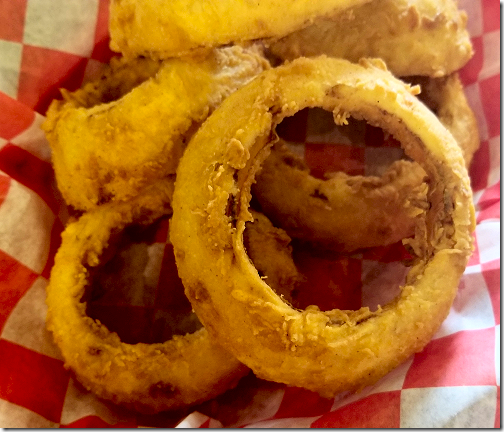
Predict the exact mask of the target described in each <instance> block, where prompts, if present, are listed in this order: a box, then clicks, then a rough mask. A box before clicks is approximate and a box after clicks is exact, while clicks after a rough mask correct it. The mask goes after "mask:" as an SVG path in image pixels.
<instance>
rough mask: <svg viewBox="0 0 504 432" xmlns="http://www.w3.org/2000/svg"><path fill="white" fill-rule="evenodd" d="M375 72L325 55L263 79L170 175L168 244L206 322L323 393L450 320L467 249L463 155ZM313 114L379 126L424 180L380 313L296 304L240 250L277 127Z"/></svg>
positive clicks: (364, 381) (262, 361)
mask: <svg viewBox="0 0 504 432" xmlns="http://www.w3.org/2000/svg"><path fill="white" fill-rule="evenodd" d="M381 65H382V63H381V62H371V61H361V62H360V64H359V65H353V64H351V63H349V62H347V61H345V60H340V59H329V58H326V57H321V58H317V59H297V60H295V61H293V62H292V63H290V64H288V65H285V66H281V67H278V68H276V69H272V70H270V71H266V72H265V73H263V74H261V75H260V76H259V77H258V78H256V79H255V80H254V81H252V82H251V83H250V84H248V85H247V86H245V87H243V88H242V89H240V90H239V91H238V92H236V93H234V94H233V95H231V96H230V97H229V98H227V99H226V101H224V103H223V105H221V107H220V108H219V109H218V110H216V112H214V114H213V115H212V116H210V117H209V118H208V119H207V121H206V122H205V124H204V125H203V126H202V127H201V128H200V129H199V131H198V132H197V133H196V134H195V136H194V137H193V139H192V140H191V142H190V143H189V145H188V148H187V149H186V152H185V153H184V156H183V157H182V159H181V162H180V165H179V168H178V170H177V181H176V184H175V191H174V196H173V212H174V213H173V217H172V224H171V228H170V229H171V241H172V244H173V246H174V250H175V258H176V262H177V266H178V269H179V274H180V276H181V278H182V281H183V283H184V286H185V292H186V295H187V297H188V298H189V300H190V301H191V304H192V305H193V308H194V310H195V311H196V313H197V314H198V316H199V318H200V320H201V321H202V323H203V324H204V325H205V326H206V328H207V329H208V331H209V332H210V333H211V334H212V335H214V336H215V337H216V339H217V340H218V341H219V343H221V344H222V346H224V347H226V348H227V349H229V351H231V352H232V353H233V354H234V355H235V356H236V357H237V358H238V359H239V360H241V361H242V362H243V363H245V364H246V365H247V366H249V367H251V369H252V370H253V371H254V373H255V374H256V375H257V376H259V377H260V378H265V379H267V380H273V381H276V382H282V383H286V384H290V385H294V386H299V387H305V388H308V389H310V390H314V391H317V392H319V393H320V394H321V395H322V396H326V397H331V396H334V395H335V394H336V393H338V392H340V391H343V390H356V389H359V388H361V387H364V386H366V385H368V384H371V383H373V382H375V381H377V380H378V379H379V378H381V377H382V376H383V375H385V374H386V373H387V372H389V371H390V370H392V369H393V368H394V367H396V366H398V365H399V364H400V363H401V362H403V361H405V360H406V359H407V358H408V357H409V356H410V355H412V354H413V353H415V352H418V351H420V350H422V349H423V347H424V346H425V345H426V344H427V343H428V342H429V340H430V339H431V338H432V336H433V335H434V333H435V332H436V331H437V329H438V328H439V326H440V324H441V322H442V321H443V320H444V319H445V318H446V316H447V314H448V312H449V309H450V306H451V304H452V302H453V299H454V297H455V294H456V292H457V287H458V283H459V279H460V276H461V275H462V273H463V271H464V269H465V266H466V264H467V260H468V256H469V255H470V253H471V250H472V241H473V240H472V236H471V233H472V230H473V229H474V226H475V219H474V208H473V205H472V192H471V188H470V183H469V177H468V174H467V169H466V167H465V165H464V160H463V157H462V153H461V150H460V148H459V147H458V145H457V143H456V142H455V140H454V139H453V137H452V135H451V134H450V133H449V132H448V131H447V130H446V128H445V127H444V126H442V125H441V124H440V122H439V120H438V119H437V118H436V116H435V115H434V114H433V113H432V112H431V111H429V110H428V109H427V108H426V107H425V106H424V105H423V104H421V103H420V102H419V101H418V99H416V98H415V97H414V96H413V95H412V94H411V88H410V87H408V86H406V85H405V84H404V83H403V82H401V81H399V80H397V79H395V78H394V77H393V76H392V75H391V74H390V73H389V72H388V71H386V70H383V69H382V68H381ZM307 107H321V108H324V109H326V110H328V111H330V112H333V114H334V118H335V121H336V122H337V123H339V124H343V123H345V121H346V119H347V118H348V117H349V116H352V117H355V118H358V119H365V120H366V121H367V122H368V123H371V124H372V125H374V126H379V127H382V128H383V129H385V131H387V132H389V133H391V134H392V135H394V136H395V138H396V139H398V140H399V141H400V142H401V145H402V146H403V148H404V150H405V152H406V154H407V155H408V156H409V157H411V158H412V159H414V160H415V161H417V162H418V163H419V164H420V165H421V166H422V168H424V169H425V171H426V172H427V174H428V176H429V180H430V183H429V191H428V201H429V206H430V208H429V209H428V210H427V212H426V215H425V217H422V218H419V219H418V225H417V230H416V235H415V238H414V239H413V240H412V241H411V242H410V246H411V248H412V250H413V251H414V253H415V254H416V257H417V258H416V261H415V265H414V266H413V267H412V268H411V270H410V271H409V273H408V276H407V280H406V282H405V285H404V286H403V287H402V290H401V293H400V295H399V296H398V297H397V298H396V299H394V300H393V301H392V302H390V303H389V304H387V305H385V306H383V308H379V309H378V310H377V311H374V312H373V311H370V310H369V309H368V308H362V309H360V310H358V311H342V310H337V309H335V310H331V311H326V312H321V311H320V310H319V309H318V308H316V307H313V306H312V307H308V308H307V309H306V310H304V311H299V310H295V309H293V308H291V307H290V306H289V305H287V304H286V303H285V302H284V301H282V299H281V298H280V297H279V296H278V295H276V294H275V293H274V292H273V290H271V288H270V287H269V286H268V285H267V284H266V283H265V282H264V281H263V280H262V279H261V278H260V277H259V275H258V273H257V270H256V269H255V268H254V267H253V265H252V264H251V262H250V260H249V258H248V256H247V254H246V252H245V250H244V247H243V240H242V233H243V230H244V225H245V223H246V221H247V220H249V219H250V215H249V212H248V204H249V201H250V185H251V183H252V182H253V177H254V175H255V173H256V172H257V170H258V169H259V167H260V163H261V161H262V160H264V159H265V158H266V157H267V153H268V146H269V145H270V143H271V135H272V134H273V133H274V132H273V129H274V127H275V125H277V124H278V123H279V122H281V120H282V119H283V118H284V117H286V116H289V115H292V114H294V113H295V112H297V111H299V110H301V109H303V108H307ZM216 131H219V133H218V134H216ZM209 262H211V263H212V266H208V263H209Z"/></svg>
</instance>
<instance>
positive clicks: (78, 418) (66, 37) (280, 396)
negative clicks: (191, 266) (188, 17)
mask: <svg viewBox="0 0 504 432" xmlns="http://www.w3.org/2000/svg"><path fill="white" fill-rule="evenodd" d="M459 5H460V7H461V8H462V9H465V10H466V11H467V14H468V17H469V19H468V30H469V32H470V34H471V40H472V43H473V46H474V51H475V54H474V56H473V58H472V59H471V60H470V61H469V63H468V64H467V65H466V66H465V67H464V68H463V69H462V70H461V71H460V76H461V79H462V82H463V84H464V90H465V93H466V96H467V98H468V101H469V104H470V106H471V107H472V109H473V110H474V112H475V115H476V117H477V120H478V126H479V134H480V140H481V146H480V148H479V150H478V151H477V153H476V154H475V156H474V159H473V161H472V164H471V167H470V177H471V182H472V188H473V191H474V204H475V208H476V219H477V227H476V231H475V233H474V235H475V250H474V253H473V255H472V257H471V258H470V261H469V264H468V266H467V268H466V271H465V273H464V275H463V277H462V280H461V282H460V286H459V291H458V294H457V297H456V299H455V301H454V303H453V306H452V309H451V311H450V314H449V316H448V318H447V319H446V321H445V322H444V323H443V324H442V326H441V328H440V330H439V331H438V332H437V333H436V335H435V337H434V338H433V340H432V341H431V342H430V343H429V344H428V345H427V347H426V348H425V349H424V350H423V351H422V352H420V353H418V354H416V355H415V356H413V357H412V358H410V359H409V360H408V361H407V362H405V363H404V364H402V365H401V366H399V367H398V368H397V369H395V370H394V371H392V372H391V373H389V374H388V375H386V376H385V377H384V378H382V379H381V380H380V381H379V382H378V383H376V384H375V385H373V386H370V387H366V388H365V389H363V390H362V391H361V392H359V393H356V394H353V393H342V394H339V395H337V396H336V397H335V398H333V399H325V398H322V397H320V396H319V395H318V394H316V393H313V392H311V391H308V390H303V389H299V388H294V387H287V386H284V385H281V384H276V383H272V382H267V381H263V380H259V379H257V378H256V377H254V376H253V375H252V374H249V375H247V376H246V377H245V378H243V379H242V380H241V381H240V382H239V384H238V386H237V387H236V388H234V389H232V390H229V391H227V392H226V393H224V394H222V395H221V396H219V397H217V398H215V399H213V400H210V401H208V402H205V403H202V404H200V405H197V406H195V407H190V408H187V409H184V410H178V411H174V412H163V413H159V414H153V415H146V414H139V413H136V412H134V411H131V410H127V409H125V408H122V407H118V406H115V405H113V404H111V403H110V402H107V401H103V400H100V399H98V398H97V397H95V396H94V395H93V394H92V393H90V392H88V391H86V390H85V389H84V388H83V387H82V386H81V385H80V384H79V383H78V382H77V381H76V380H75V379H74V378H73V376H72V374H71V372H69V371H68V370H66V369H65V368H64V363H63V360H62V357H61V354H60V353H59V350H58V348H57V347H56V345H55V344H54V342H53V340H52V336H51V334H50V333H49V332H48V331H47V330H46V327H45V318H46V312H47V307H46V305H45V288H46V286H47V283H48V278H49V275H50V270H51V267H52V265H53V262H54V255H55V252H56V250H57V249H58V247H59V245H60V241H61V240H60V235H61V232H62V230H63V227H64V225H65V223H66V222H67V221H68V220H69V218H71V217H72V216H73V215H72V214H71V213H69V211H68V209H67V207H66V206H65V204H64V202H63V199H62V198H61V196H60V194H59V192H58V190H57V187H56V183H55V178H54V172H53V169H52V166H51V151H50V148H49V145H48V143H47V141H46V138H45V136H44V133H43V132H42V130H41V128H40V126H41V124H42V122H43V121H44V113H45V112H46V109H47V107H48V105H49V103H50V102H51V100H52V99H54V98H59V97H60V92H59V89H60V88H66V89H69V90H74V89H77V88H79V87H80V86H81V84H82V83H83V82H84V81H87V80H90V79H94V78H96V77H97V76H99V74H100V72H101V70H102V69H103V65H104V64H105V63H107V62H108V61H109V59H110V58H111V56H112V55H114V53H112V52H111V51H110V49H109V47H108V42H109V36H108V1H106V0H88V1H81V0H71V1H68V0H12V1H0V427H6V428H7V427H9V428H10V427H22V428H25V427H33V428H48V427H85V428H87V427H124V428H130V427H175V426H177V427H190V428H196V427H254V428H256V427H257V428H258V427H268V428H305V427H306V428H308V427H341V428H346V427H348V428H350V427H351V428H399V427H412V428H428V427H432V428H434V427H435V428H438V427H457V428H466V427H478V428H498V427H500V19H499V17H500V4H499V2H498V1H497V0H461V1H460V2H459ZM317 123H320V119H318V117H317V116H316V115H315V116H314V115H303V114H302V115H299V116H297V117H296V121H295V122H290V123H288V122H286V125H285V126H286V127H285V130H284V131H283V132H284V133H285V135H286V137H287V138H288V139H290V140H291V141H296V142H298V143H300V145H301V144H304V152H305V158H306V159H307V160H308V161H309V163H311V164H312V166H315V167H318V168H320V169H335V167H336V168H338V169H350V170H351V171H352V170H353V171H352V173H365V169H366V168H364V167H365V166H367V165H366V163H369V162H371V163H372V162H373V161H377V160H383V158H386V157H388V156H390V155H393V154H394V151H395V150H396V149H394V148H393V147H392V148H388V150H387V149H386V148H385V150H384V149H382V148H367V147H358V148H352V149H349V147H348V146H341V148H338V146H337V145H336V146H335V145H334V142H333V137H332V136H331V134H330V133H324V132H320V130H315V129H313V128H314V125H315V126H316V125H317ZM319 126H320V124H319ZM321 155H323V156H321ZM328 155H329V156H330V163H329V164H327V160H328ZM347 156H350V158H348V157H347ZM168 223H169V222H168V221H162V222H161V223H160V224H158V226H156V232H155V233H154V234H153V233H151V236H150V240H149V245H150V247H151V248H152V250H155V251H157V253H158V254H160V256H161V257H162V265H161V266H160V267H159V268H158V269H157V277H158V278H159V281H160V282H159V283H161V282H163V281H164V283H170V284H172V285H176V284H180V281H179V280H178V277H177V275H176V266H175V263H174V260H173V256H172V255H173V253H172V247H171V245H170V243H169V241H168V240H167V232H168ZM170 253H171V255H170ZM403 253H404V251H403V250H402V249H401V247H400V245H392V246H390V247H381V248H374V249H373V250H370V251H366V252H363V253H358V254H354V255H351V256H344V257H341V256H329V257H317V259H315V258H312V257H310V256H308V255H307V256H306V257H305V259H304V261H303V262H304V263H305V271H306V272H307V274H310V275H311V277H312V278H313V281H315V282H316V283H319V284H320V286H324V287H326V288H327V287H331V286H332V287H335V286H336V290H338V291H339V292H344V293H346V294H347V301H348V303H347V304H346V306H348V307H349V308H352V307H354V303H358V302H359V301H361V300H362V298H363V297H366V300H367V301H368V302H371V303H372V302H377V301H378V300H377V299H375V298H373V295H374V294H373V293H374V292H375V290H376V289H377V287H379V286H381V285H383V284H387V283H389V284H393V283H395V280H396V279H397V277H398V275H399V276H402V275H403V274H404V270H403V269H402V268H401V267H400V266H399V265H396V264H395V263H396V262H398V259H399V258H401V257H402V256H403V255H402V254H403ZM401 272H403V273H401ZM341 275H346V276H347V277H346V278H344V279H341ZM154 285H156V283H154ZM157 286H158V285H156V287H157ZM179 288H180V287H179ZM150 294H151V295H146V296H143V297H141V298H140V299H138V298H136V299H135V300H134V302H133V303H130V304H127V305H125V304H122V303H121V301H120V299H121V298H122V297H117V298H115V299H113V298H112V300H111V299H110V298H109V299H108V300H107V301H103V302H102V303H100V302H97V303H96V305H95V310H96V313H97V314H98V315H99V314H100V313H101V315H100V316H102V317H103V319H106V318H107V317H108V319H109V321H110V322H111V323H112V324H111V325H117V326H118V327H121V326H122V327H123V330H125V331H126V332H128V331H130V333H135V331H138V328H146V329H148V328H150V327H149V326H150V325H152V323H156V322H157V321H156V320H160V319H161V320H162V319H164V318H166V314H167V313H166V310H163V304H162V303H163V299H162V298H161V300H160V297H162V296H159V295H156V290H155V289H154V290H153V292H152V293H150ZM118 299H119V300H118ZM100 308H101V309H100ZM128 313H131V314H132V315H131V316H133V317H134V320H136V321H131V320H130V318H125V316H127V317H128V316H129V315H127V314H128ZM163 317H164V318H163ZM134 336H135V337H142V335H139V334H137V333H136V334H134ZM143 336H145V335H143ZM145 337H148V336H145Z"/></svg>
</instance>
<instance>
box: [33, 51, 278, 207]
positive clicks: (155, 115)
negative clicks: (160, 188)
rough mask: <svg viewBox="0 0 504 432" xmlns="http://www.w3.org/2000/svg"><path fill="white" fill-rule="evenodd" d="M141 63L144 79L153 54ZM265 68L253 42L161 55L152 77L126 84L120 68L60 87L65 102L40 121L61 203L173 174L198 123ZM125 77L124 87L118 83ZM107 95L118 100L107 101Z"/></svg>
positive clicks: (92, 202)
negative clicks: (74, 87) (72, 87)
mask: <svg viewBox="0 0 504 432" xmlns="http://www.w3.org/2000/svg"><path fill="white" fill-rule="evenodd" d="M135 64H136V65H137V63H135ZM139 64H141V65H145V64H146V65H147V66H146V67H145V69H144V68H142V67H136V68H135V71H134V72H133V75H136V74H137V72H136V70H139V71H140V72H141V78H146V77H147V76H148V75H150V74H152V73H155V72H156V63H154V64H153V63H152V60H144V61H142V62H140V63H138V65H139ZM126 67H127V66H126ZM267 67H269V64H268V63H267V61H266V60H265V59H264V57H263V56H262V54H261V50H260V49H259V48H257V47H250V48H248V49H244V48H240V47H227V48H222V49H216V50H213V51H211V52H209V53H207V54H205V55H204V56H201V57H200V56H198V57H191V58H183V59H182V58H181V59H171V60H166V61H165V62H163V63H162V64H161V65H160V66H159V71H158V72H157V74H156V75H155V76H154V77H151V78H149V79H147V81H144V82H143V83H142V84H140V85H138V86H136V87H134V88H132V89H131V87H133V83H136V82H137V81H136V80H134V79H132V78H131V74H129V73H128V71H127V70H126V71H125V70H124V68H123V69H121V71H122V73H121V74H119V75H117V76H116V75H115V74H114V73H110V74H109V75H107V77H108V78H107V77H106V78H105V80H100V81H99V82H98V83H93V84H90V85H88V86H87V87H84V89H83V90H78V91H77V92H76V93H75V94H73V95H72V94H68V93H66V94H65V100H64V101H54V102H53V103H52V104H51V106H50V107H49V110H48V112H47V119H46V121H45V123H44V124H43V129H44V130H45V132H46V136H47V139H48V141H49V144H50V145H51V150H52V162H53V166H54V170H55V173H56V181H57V184H58V188H59V189H60V191H61V193H62V195H63V197H64V199H65V201H66V202H67V203H68V204H69V205H71V206H73V207H75V208H76V209H80V210H89V209H91V208H93V207H95V206H96V205H99V204H102V203H105V202H108V201H111V200H124V199H127V198H130V197H132V196H135V194H137V193H138V191H139V190H140V189H141V188H142V187H144V186H145V185H147V184H149V183H152V182H153V181H155V180H157V179H159V178H162V177H164V176H166V175H169V174H173V173H175V170H176V167H177V164H178V160H179V158H180V156H181V155H182V153H183V151H184V147H185V144H186V141H187V140H188V139H189V137H190V136H191V134H192V133H193V132H194V130H195V129H196V128H197V126H199V125H200V124H201V123H202V122H203V121H204V120H205V119H206V118H207V116H208V115H209V114H210V113H211V112H212V111H213V110H214V109H215V108H216V107H217V106H218V105H219V104H220V103H221V102H222V100H223V99H224V98H225V97H227V96H228V95H229V94H230V93H232V92H233V91H235V90H236V89H237V88H239V87H241V86H242V85H243V84H245V83H246V82H248V81H249V80H250V79H252V78H253V77H255V76H256V75H257V74H258V73H259V72H261V71H262V70H264V69H265V68H267ZM123 79H124V80H126V84H127V85H124V86H123V85H121V81H122V80H123ZM107 80H108V81H109V82H107ZM102 81H104V82H105V84H103V83H102ZM109 88H113V89H114V91H113V92H112V91H108V90H107V89H109ZM123 92H126V93H125V94H124V95H123ZM111 95H113V96H119V99H117V100H113V101H109V98H110V96H111ZM120 96H122V97H120Z"/></svg>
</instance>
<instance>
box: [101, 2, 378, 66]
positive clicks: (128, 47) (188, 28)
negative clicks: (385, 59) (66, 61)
mask: <svg viewBox="0 0 504 432" xmlns="http://www.w3.org/2000/svg"><path fill="white" fill-rule="evenodd" d="M368 1H369V0H322V1H311V0H290V1H289V2H288V3H285V1H282V0H255V1H251V0H169V1H167V0H112V1H111V3H110V22H109V30H110V37H111V41H110V46H111V48H112V50H114V51H117V52H121V53H122V54H123V55H125V56H127V57H135V56H138V55H146V56H151V57H155V58H168V57H174V56H180V55H186V54H188V53H189V52H191V51H192V50H195V49H198V48H200V49H201V48H211V47H216V46H221V45H225V44H229V43H233V42H234V43H237V42H244V41H251V40H254V39H258V38H263V37H273V36H284V35H286V34H288V33H290V32H292V31H294V30H298V29H300V28H302V27H305V26H307V25H309V24H310V23H311V22H312V21H313V20H314V19H315V18H316V17H319V16H325V15H330V14H334V13H336V12H340V11H343V10H345V9H347V8H349V7H351V6H355V5H360V4H363V3H366V2H368Z"/></svg>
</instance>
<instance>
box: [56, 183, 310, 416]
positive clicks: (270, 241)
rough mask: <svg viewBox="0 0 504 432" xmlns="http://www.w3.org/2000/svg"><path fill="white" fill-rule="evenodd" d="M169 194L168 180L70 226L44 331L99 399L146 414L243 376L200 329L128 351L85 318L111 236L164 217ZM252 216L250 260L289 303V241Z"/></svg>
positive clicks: (292, 277)
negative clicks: (93, 274)
mask: <svg viewBox="0 0 504 432" xmlns="http://www.w3.org/2000/svg"><path fill="white" fill-rule="evenodd" d="M172 191H173V180H164V181H163V182H157V183H155V184H154V185H152V186H150V187H149V188H147V189H145V190H144V191H143V193H142V194H141V195H139V196H137V197H135V198H134V199H132V200H131V201H128V202H121V203H109V204H104V205H103V206H100V207H98V208H96V209H94V210H91V211H90V212H88V213H86V214H84V215H83V216H81V217H80V219H78V220H77V221H75V222H73V223H71V224H69V225H68V226H67V227H66V229H65V231H64V233H63V236H62V237H63V242H62V245H61V247H60V248H59V250H58V253H57V256H56V259H55V264H54V268H53V270H52V272H51V277H50V283H49V285H48V287H47V305H48V307H49V309H48V318H47V326H48V329H49V330H50V331H51V332H52V333H53V335H54V339H55V341H56V343H57V345H58V346H59V348H60V350H61V352H62V355H63V358H64V359H65V367H67V368H69V369H71V370H72V371H73V372H74V373H75V375H76V377H77V379H78V380H79V382H81V383H82V384H83V385H84V386H85V387H86V388H87V389H88V390H91V391H93V392H94V393H96V394H97V395H98V396H99V397H101V398H105V399H109V400H112V401H113V402H115V403H117V404H121V405H125V406H127V407H129V408H133V409H135V410H137V411H140V412H145V413H155V412H158V411H163V410H169V409H176V408H180V407H183V406H187V405H193V404H195V403H198V402H202V401H204V400H207V399H211V398H213V397H215V396H217V395H218V394H220V393H222V392H224V391H225V390H227V389H229V388H231V387H234V386H235V385H236V384H237V382H238V380H239V379H240V378H241V377H242V376H244V375H245V374H246V373H247V372H248V368H246V367H245V366H244V365H242V364H240V363H239V362H238V361H237V360H235V359H234V357H233V356H231V355H230V354H229V353H228V352H227V351H224V350H223V349H221V348H220V347H219V346H218V345H217V344H215V343H214V342H212V340H211V339H210V338H209V337H208V333H207V332H206V330H205V329H204V328H202V329H199V330H197V331H196V332H194V333H192V334H186V335H185V336H180V335H176V336H173V338H172V339H170V340H168V341H167V342H164V343H156V344H145V343H138V344H128V343H124V342H122V341H121V340H120V338H119V336H118V335H117V334H116V333H114V332H111V331H109V330H108V329H107V328H106V327H105V326H104V325H103V324H101V323H100V322H98V321H96V320H93V319H92V318H90V317H89V316H87V315H86V305H85V303H83V302H82V299H83V296H84V293H85V291H86V288H87V287H88V285H89V284H90V283H92V278H91V270H92V269H93V268H95V267H96V266H97V265H98V263H99V262H100V260H101V257H102V255H103V252H104V251H105V248H106V247H107V246H108V244H109V243H110V237H111V235H115V234H117V233H119V232H120V231H121V230H123V229H124V228H125V227H126V226H128V225H130V224H132V223H138V224H144V225H147V224H150V223H152V222H153V221H154V220H156V219H157V218H159V217H161V216H163V215H166V214H168V215H169V214H170V213H171V207H170V206H169V202H170V200H171V195H172ZM254 215H255V220H254V222H253V223H250V224H248V225H247V240H248V241H247V243H248V245H249V252H250V256H251V258H252V259H253V260H254V262H256V263H258V268H259V269H260V270H261V271H262V274H263V275H264V277H266V279H267V280H268V281H269V283H270V284H271V286H273V287H274V288H275V289H277V292H278V293H279V294H281V295H282V296H283V297H285V298H290V292H291V291H292V289H294V288H295V287H296V286H297V284H298V282H300V281H301V278H302V276H301V275H300V274H299V273H298V272H297V269H296V267H295V265H294V263H293V261H292V255H291V252H292V251H291V249H290V247H289V242H290V239H289V238H288V236H287V235H286V234H285V233H284V232H283V231H282V230H280V229H278V228H274V227H273V225H271V222H269V221H268V219H267V218H266V217H265V216H264V215H261V214H260V213H257V212H255V213H254ZM265 257H269V258H270V260H269V261H265V259H264V258H265Z"/></svg>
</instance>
